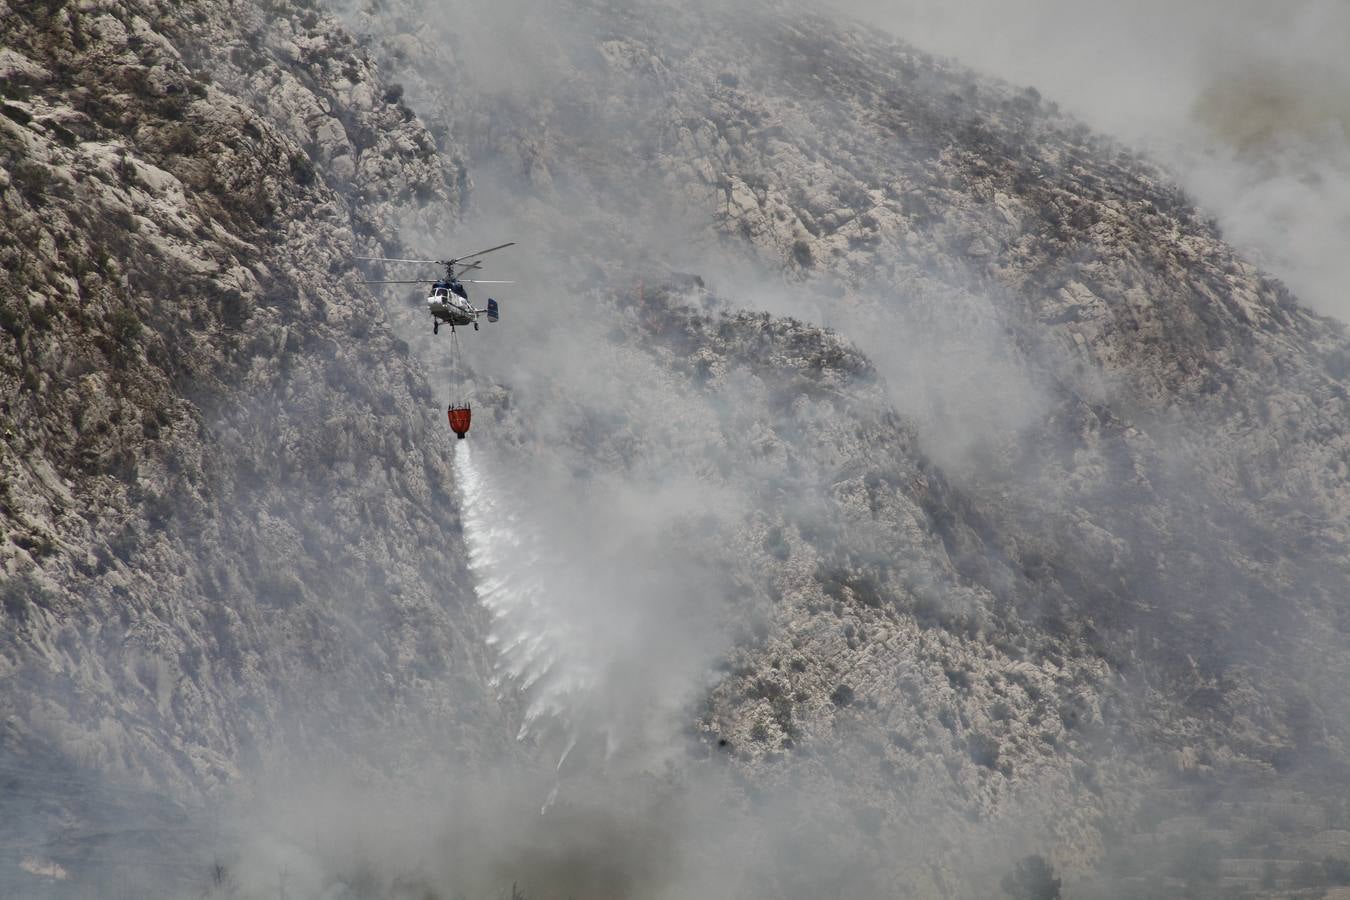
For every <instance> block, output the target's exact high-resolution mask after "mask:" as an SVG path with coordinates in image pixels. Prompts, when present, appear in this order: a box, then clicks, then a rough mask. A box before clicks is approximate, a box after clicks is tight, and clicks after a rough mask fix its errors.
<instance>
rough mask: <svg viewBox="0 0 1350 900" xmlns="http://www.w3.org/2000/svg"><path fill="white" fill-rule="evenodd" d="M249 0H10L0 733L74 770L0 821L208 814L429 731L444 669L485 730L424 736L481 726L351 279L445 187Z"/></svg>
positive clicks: (406, 404)
mask: <svg viewBox="0 0 1350 900" xmlns="http://www.w3.org/2000/svg"><path fill="white" fill-rule="evenodd" d="M250 9H251V8H248V7H241V8H239V9H235V8H233V7H231V6H228V5H225V4H221V5H212V4H198V5H194V6H193V7H192V8H191V9H190V10H189V9H186V8H180V7H179V6H177V5H175V4H166V5H163V6H162V7H153V8H152V6H151V5H150V4H141V3H136V2H128V3H122V2H106V3H101V4H99V5H98V6H97V8H96V9H94V8H89V7H88V5H81V6H76V5H74V4H71V5H68V6H60V7H53V8H52V9H48V8H47V5H45V4H43V5H39V6H36V7H35V6H32V5H26V6H24V7H23V8H14V7H6V8H4V9H3V19H4V22H5V24H4V26H3V31H4V35H5V36H4V44H5V50H4V56H3V61H2V63H3V68H2V71H3V74H2V75H0V78H3V84H2V85H0V92H2V93H3V95H4V104H5V106H4V110H5V115H4V116H3V117H0V155H2V156H3V159H4V165H3V171H4V172H5V176H6V177H5V181H4V182H3V188H2V189H0V190H2V193H0V205H3V210H4V211H3V214H2V215H0V220H3V225H0V259H3V266H4V268H3V272H2V273H0V304H3V309H4V325H3V327H4V331H3V335H2V336H0V360H3V362H2V363H0V385H3V390H4V392H5V397H6V399H5V401H4V406H3V422H4V431H3V444H0V471H2V472H3V498H4V499H3V524H0V567H2V571H3V576H2V577H3V585H0V587H2V588H3V592H4V598H5V602H4V607H3V609H4V612H3V613H2V614H0V615H3V617H4V623H5V624H4V628H3V632H2V634H0V660H3V662H0V669H3V671H4V673H5V688H4V690H3V691H0V720H2V721H3V722H4V729H3V732H0V754H3V759H4V761H5V765H6V771H10V770H11V769H12V767H14V766H22V767H23V768H25V769H27V770H28V771H29V772H30V774H31V776H32V777H34V778H43V779H48V780H50V779H51V778H53V777H54V776H53V774H52V773H61V772H70V771H72V770H73V771H74V772H75V773H77V774H75V775H73V776H71V777H72V778H73V779H75V780H74V781H73V782H72V785H73V793H72V794H71V796H70V798H63V797H62V796H61V795H59V793H58V794H53V795H52V796H51V801H52V803H53V804H54V805H53V806H52V807H51V809H52V810H55V811H56V815H55V818H54V819H51V820H48V819H44V818H43V816H44V815H45V814H44V813H41V812H37V811H33V810H29V812H30V813H31V816H32V817H31V818H29V817H27V816H25V815H18V816H9V815H7V816H5V818H6V824H5V825H4V826H0V828H3V829H9V830H7V831H6V832H5V833H6V835H7V837H8V836H12V835H13V834H20V835H28V834H29V832H28V831H26V830H25V829H32V830H34V833H38V832H44V831H45V830H46V829H48V828H49V827H51V826H52V823H53V821H55V822H59V821H61V815H62V814H61V812H60V811H61V810H62V808H63V807H62V806H61V804H62V803H63V802H65V801H66V800H70V801H71V802H76V803H78V802H79V801H78V791H79V790H80V789H81V788H80V787H79V786H80V785H81V784H84V785H85V787H84V788H83V790H89V791H95V792H97V791H100V790H102V788H101V787H90V786H89V783H90V782H89V781H82V780H81V779H90V780H92V782H94V783H97V782H99V780H100V779H101V778H103V777H106V778H107V779H109V783H111V784H122V785H128V784H134V785H138V786H140V788H141V789H142V790H145V789H154V791H155V792H156V793H158V792H161V791H163V792H166V794H165V796H169V797H176V798H178V799H180V800H192V799H193V798H196V799H197V800H198V801H199V800H200V798H201V797H203V796H205V795H212V794H219V793H221V792H222V791H228V790H233V787H232V786H234V785H237V784H241V783H244V784H246V783H247V779H248V777H249V776H250V773H254V772H257V771H258V770H259V769H260V768H263V767H267V766H281V767H285V766H287V765H291V764H293V763H294V762H295V761H296V760H297V759H299V758H310V757H312V756H313V755H314V754H320V755H322V754H323V753H325V752H331V753H334V754H337V756H336V757H334V758H335V759H337V758H341V756H342V754H349V753H350V750H351V748H352V747H354V746H356V745H357V744H360V743H362V742H369V743H378V741H379V740H380V738H379V736H380V735H381V734H382V733H385V734H394V733H398V732H400V728H401V726H399V725H398V724H397V723H398V722H400V721H403V722H409V721H416V720H420V719H424V718H430V719H433V720H435V721H436V722H439V723H441V725H444V724H446V723H448V722H449V721H452V719H451V718H450V717H441V716H427V715H426V711H427V710H429V709H434V710H436V711H438V713H439V712H443V711H444V709H445V706H446V704H447V689H446V687H445V686H446V685H447V684H448V683H449V681H447V680H444V679H449V680H450V681H453V680H456V679H463V680H464V683H465V684H474V685H477V686H478V687H477V689H476V690H469V691H468V692H467V693H466V694H465V695H464V698H462V702H461V700H456V701H454V702H455V703H456V704H460V710H459V712H458V713H457V715H458V717H459V720H460V721H461V722H464V721H469V720H471V719H474V720H477V721H478V723H479V724H478V725H474V726H470V727H468V728H467V729H466V730H465V731H463V732H461V733H459V734H457V735H450V736H449V737H447V736H446V732H445V731H444V728H442V727H440V726H437V725H433V726H432V727H431V728H430V729H422V728H421V727H420V726H419V727H418V728H417V729H416V730H417V731H418V733H419V734H422V735H423V736H424V737H426V738H427V739H428V740H429V741H432V742H433V743H436V744H438V745H439V746H440V747H441V748H442V750H441V751H439V752H443V753H444V754H446V755H448V756H459V757H464V758H467V757H470V756H472V755H473V754H474V753H476V752H477V751H476V750H475V742H476V741H477V740H478V737H482V738H483V744H482V745H481V746H489V745H491V744H492V743H493V741H494V740H495V735H497V734H498V733H501V734H504V733H505V726H502V728H501V729H500V731H499V730H498V729H497V728H496V727H495V726H494V725H493V724H492V722H493V721H494V717H495V716H496V715H497V714H496V712H495V711H494V704H493V701H492V699H491V695H490V694H489V692H488V690H487V688H486V687H485V686H484V685H485V679H486V675H487V669H486V662H485V660H486V657H485V654H484V651H483V648H482V643H481V640H480V639H479V638H478V636H477V635H476V628H477V627H478V620H477V618H476V614H475V612H474V610H472V609H471V608H462V609H459V611H457V612H455V611H453V610H455V609H456V607H457V601H456V600H455V599H454V598H456V597H457V596H461V593H460V592H462V590H463V587H462V586H463V584H464V579H465V578H466V575H465V573H464V569H463V567H462V562H460V561H458V557H459V555H461V554H458V553H456V543H455V542H456V540H457V538H456V537H455V536H454V535H455V529H456V527H457V516H456V511H455V510H454V508H453V506H452V505H451V503H450V500H449V497H450V494H451V486H450V478H451V475H450V470H449V467H448V466H447V464H446V462H445V460H444V459H443V458H442V456H441V453H440V450H439V448H440V447H441V445H440V443H439V441H440V438H441V437H442V436H443V435H442V434H441V433H440V430H439V429H438V428H436V426H437V425H438V424H439V419H438V418H437V417H436V416H435V415H434V413H435V412H436V406H437V404H436V402H435V401H433V400H432V398H431V396H430V392H429V390H428V388H427V387H426V385H425V382H424V381H422V379H421V378H420V376H419V374H418V373H417V370H416V368H415V367H414V366H413V365H412V363H411V361H410V360H409V359H408V357H407V350H406V347H405V346H403V345H401V343H400V342H399V341H397V340H396V339H395V338H393V337H392V336H391V335H390V334H389V332H388V329H387V327H385V325H384V324H383V320H384V316H383V312H382V310H381V309H380V308H379V307H377V306H376V305H375V304H373V303H372V302H371V300H370V298H369V296H368V295H366V294H364V293H362V291H361V289H360V287H359V285H355V284H354V283H350V282H353V281H354V278H353V275H352V268H351V264H350V254H352V253H354V252H367V253H369V252H378V251H379V250H380V249H381V247H380V243H379V242H380V241H381V240H388V239H389V237H388V236H389V235H392V234H394V233H395V232H394V231H393V230H392V226H389V227H388V228H386V229H383V230H382V228H381V226H380V225H379V224H378V223H379V222H380V221H384V222H385V223H389V222H392V221H393V220H395V219H397V220H399V221H403V220H406V219H409V218H411V219H412V220H413V221H416V216H417V215H426V216H430V217H432V218H433V219H435V220H437V221H440V220H443V219H447V218H450V219H452V218H453V217H454V216H455V215H456V214H457V212H456V211H457V209H458V206H459V203H460V200H461V198H460V195H459V192H458V188H457V187H455V186H454V185H453V184H448V183H447V182H446V179H445V170H444V169H443V167H442V165H441V163H440V162H439V160H438V158H437V156H436V154H435V152H434V147H433V144H432V141H431V139H430V137H429V136H428V135H427V134H426V132H425V130H424V129H423V128H422V126H421V125H420V123H419V122H418V121H417V119H416V118H415V117H414V116H412V115H411V113H409V112H408V111H407V110H406V109H404V108H403V107H401V106H399V105H398V104H396V103H394V102H391V101H386V100H385V99H383V98H384V97H385V96H386V94H388V93H389V90H388V88H387V86H386V85H385V84H384V82H382V81H381V80H380V79H379V77H378V76H377V75H376V73H375V69H374V66H373V65H372V63H371V62H370V61H369V60H368V59H366V58H365V57H364V56H363V55H361V54H360V53H359V52H358V51H357V50H356V49H355V48H354V46H353V45H352V43H351V40H350V38H344V36H343V35H342V33H341V31H340V29H337V28H336V27H335V26H334V24H333V22H332V21H331V20H327V19H324V18H323V17H320V16H319V15H317V14H316V13H313V12H308V11H304V10H302V9H299V8H291V7H288V6H285V5H283V6H276V7H273V9H272V12H271V13H270V14H269V18H268V19H267V20H266V21H264V20H263V19H262V18H261V17H260V16H259V15H258V14H256V13H252V12H250V11H249V10H250ZM152 23H153V24H152ZM278 23H283V24H284V26H285V27H282V28H278V27H277V26H278ZM264 26H266V29H265V30H263V29H264ZM76 60H78V64H74V65H73V63H74V62H75V61H76ZM53 72H60V73H61V74H60V75H59V76H57V75H54V74H52V73H53ZM337 72H341V73H342V80H341V81H340V82H339V81H338V80H336V78H335V73H337ZM330 158H337V159H345V160H347V161H348V164H349V166H348V170H347V172H348V175H350V176H355V175H356V173H357V168H356V167H357V166H359V167H360V172H361V175H362V178H363V181H362V183H361V184H360V185H359V188H360V190H361V191H362V192H363V193H364V194H365V196H366V197H368V200H366V201H364V202H359V203H358V202H357V201H356V200H354V199H352V198H350V197H349V196H348V195H347V194H345V193H341V192H342V191H345V190H346V189H347V188H348V187H349V185H350V181H344V180H343V176H342V172H341V167H340V166H339V167H335V168H336V169H337V172H336V174H334V172H331V171H329V170H327V169H324V168H321V166H322V165H323V164H324V163H325V162H326V161H327V160H328V159H330ZM396 204H397V205H396ZM404 204H408V205H409V206H412V207H416V209H417V211H416V212H414V213H412V215H411V217H410V213H409V210H408V209H407V208H405V206H404ZM354 224H355V225H356V227H357V228H358V229H360V230H361V232H362V235H363V237H362V238H361V239H360V243H359V244H358V240H357V238H356V236H355V235H354V234H353V226H354ZM355 485H362V486H363V487H361V488H360V489H359V490H357V491H352V490H350V488H349V487H346V486H355ZM367 528H369V531H367V530H366V529H367ZM307 568H310V569H311V571H310V572H308V573H306V571H305V569H307ZM348 714H350V718H347V716H348ZM331 716H340V717H343V718H346V721H347V722H348V727H350V729H352V732H353V734H357V735H361V737H360V738H359V739H358V740H356V741H355V742H353V743H351V744H350V745H349V746H347V747H345V748H344V747H343V746H341V745H340V744H338V743H330V746H329V747H328V748H327V750H325V749H324V747H323V741H322V740H321V741H319V742H317V743H316V742H314V741H312V740H310V737H309V736H310V735H313V734H314V728H315V723H317V722H321V721H323V720H324V719H326V718H328V717H331ZM480 726H481V731H480V730H479V729H480ZM456 727H458V726H456ZM321 730H326V729H321ZM452 730H453V729H452ZM474 733H476V734H477V736H476V737H473V738H471V739H470V738H466V737H465V735H466V734H474ZM433 735H439V737H433ZM342 743H346V742H345V741H344V742H342ZM362 758H363V757H361V755H360V754H359V753H358V754H357V755H356V756H350V755H349V756H348V757H347V760H348V763H349V764H350V765H352V766H354V767H357V768H359V767H360V766H361V765H363V763H361V761H360V760H361V759H362ZM366 758H368V757H366ZM80 773H83V774H80ZM241 779H244V781H243V782H241ZM145 796H147V797H149V796H154V794H146V795H145ZM16 802H19V801H16ZM128 802H129V804H130V805H131V806H134V805H135V803H134V802H132V801H130V800H129V801H128ZM6 804H7V808H13V807H10V806H9V800H8V799H7V800H6ZM67 814H68V815H69V816H70V818H69V821H71V822H76V823H79V822H81V821H84V820H82V819H81V818H80V816H81V814H80V813H78V812H72V811H71V809H67ZM80 827H87V825H86V826H80ZM51 834H52V835H53V839H54V840H55V841H56V843H57V844H59V843H60V838H59V835H60V832H59V831H57V832H52V833H51ZM7 890H8V889H5V890H4V891H0V892H7Z"/></svg>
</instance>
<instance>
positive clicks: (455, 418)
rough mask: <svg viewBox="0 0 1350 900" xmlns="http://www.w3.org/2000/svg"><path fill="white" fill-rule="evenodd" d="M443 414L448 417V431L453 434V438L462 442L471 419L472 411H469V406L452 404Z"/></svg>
mask: <svg viewBox="0 0 1350 900" xmlns="http://www.w3.org/2000/svg"><path fill="white" fill-rule="evenodd" d="M445 412H446V415H447V416H449V417H450V430H451V431H453V432H454V433H455V437H457V438H459V439H460V440H461V441H462V440H464V435H466V434H468V432H469V422H470V420H471V419H472V418H473V411H472V410H470V409H469V404H467V403H461V404H454V403H452V404H450V406H449V408H448V409H446V411H445Z"/></svg>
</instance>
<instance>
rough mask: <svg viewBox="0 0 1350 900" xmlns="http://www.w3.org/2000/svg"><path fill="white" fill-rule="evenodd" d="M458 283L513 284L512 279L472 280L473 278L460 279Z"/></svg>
mask: <svg viewBox="0 0 1350 900" xmlns="http://www.w3.org/2000/svg"><path fill="white" fill-rule="evenodd" d="M460 283H462V284H515V282H514V281H473V280H469V281H464V280H463V279H460Z"/></svg>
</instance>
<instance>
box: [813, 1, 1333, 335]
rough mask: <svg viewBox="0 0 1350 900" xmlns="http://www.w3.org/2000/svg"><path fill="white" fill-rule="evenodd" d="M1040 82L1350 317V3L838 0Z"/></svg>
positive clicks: (916, 38) (963, 55) (924, 43)
mask: <svg viewBox="0 0 1350 900" xmlns="http://www.w3.org/2000/svg"><path fill="white" fill-rule="evenodd" d="M834 5H835V6H837V7H838V8H841V9H843V10H844V11H846V12H848V13H851V14H854V15H858V16H861V17H863V18H865V19H867V20H870V21H872V22H875V23H877V24H880V25H882V26H883V27H885V28H887V29H888V30H890V31H892V32H894V33H895V34H897V35H898V36H900V37H901V38H903V39H904V40H906V41H909V42H911V43H913V44H915V45H917V46H918V47H919V48H920V49H923V50H927V51H930V52H936V53H942V54H949V55H951V56H953V57H955V58H956V59H958V60H959V61H960V62H961V63H963V64H965V65H969V66H972V67H974V68H977V69H981V70H984V71H986V72H989V73H991V74H995V75H999V76H1002V77H1004V78H1007V79H1009V80H1010V81H1013V82H1016V83H1018V84H1025V85H1030V86H1033V87H1035V88H1037V89H1039V90H1040V91H1041V92H1042V93H1043V94H1044V95H1045V97H1046V99H1048V100H1051V101H1055V102H1058V103H1059V104H1060V105H1061V106H1062V107H1064V108H1065V109H1066V110H1067V111H1069V112H1071V113H1072V114H1074V115H1076V116H1078V117H1080V118H1082V119H1083V120H1085V121H1086V122H1087V123H1088V124H1090V125H1092V126H1093V127H1095V128H1097V129H1098V130H1100V131H1103V132H1105V133H1107V134H1110V135H1112V136H1114V137H1117V138H1119V139H1121V140H1123V141H1125V142H1127V143H1130V144H1133V145H1135V146H1137V147H1139V148H1140V149H1143V150H1145V151H1147V152H1149V153H1150V154H1151V155H1152V156H1154V158H1156V159H1157V160H1158V161H1160V162H1162V163H1163V164H1165V165H1167V166H1169V167H1171V168H1172V169H1173V170H1174V172H1175V173H1176V174H1177V176H1178V177H1179V178H1180V180H1181V183H1182V184H1183V185H1184V186H1185V187H1186V188H1187V189H1188V190H1189V191H1190V192H1191V193H1192V194H1193V195H1194V196H1195V198H1196V200H1197V201H1198V202H1199V204H1200V205H1201V207H1202V208H1204V209H1206V210H1207V211H1208V212H1209V213H1210V214H1212V215H1213V216H1214V217H1215V218H1216V219H1217V221H1218V222H1219V224H1220V226H1221V227H1222V228H1223V229H1224V231H1225V233H1226V235H1227V236H1228V238H1229V239H1230V240H1232V241H1234V242H1235V243H1236V244H1237V245H1239V246H1240V247H1241V248H1243V249H1244V250H1245V251H1247V252H1248V253H1249V254H1252V255H1253V256H1254V257H1255V258H1256V260H1257V261H1258V262H1260V263H1261V264H1262V265H1264V266H1266V267H1267V268H1269V269H1270V270H1271V271H1272V272H1273V273H1274V274H1275V275H1277V276H1279V277H1281V278H1282V279H1284V280H1285V281H1286V282H1287V283H1288V284H1289V286H1290V287H1291V288H1292V289H1293V290H1294V293H1295V294H1296V295H1298V296H1299V298H1300V299H1301V300H1302V301H1303V302H1305V303H1307V304H1309V305H1310V306H1312V307H1313V308H1314V309H1316V310H1318V311H1319V312H1322V313H1326V314H1330V315H1335V316H1339V317H1340V318H1342V319H1345V318H1350V291H1347V289H1346V287H1345V285H1346V284H1350V257H1347V255H1346V254H1345V253H1344V252H1342V251H1343V249H1344V248H1345V247H1346V246H1350V54H1347V53H1346V52H1345V50H1346V46H1347V42H1348V41H1350V5H1347V4H1345V3H1343V2H1341V0H1289V2H1285V3H1266V2H1261V0H1186V2H1182V3H1174V2H1167V0H1138V2H1132V3H1115V2H1111V0H1012V2H1001V0H967V2H962V3H959V4H952V3H944V2H941V0H834Z"/></svg>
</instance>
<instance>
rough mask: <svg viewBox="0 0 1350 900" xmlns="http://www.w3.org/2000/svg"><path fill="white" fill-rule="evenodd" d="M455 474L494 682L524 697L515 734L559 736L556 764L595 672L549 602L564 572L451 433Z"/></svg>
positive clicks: (572, 735) (571, 739)
mask: <svg viewBox="0 0 1350 900" xmlns="http://www.w3.org/2000/svg"><path fill="white" fill-rule="evenodd" d="M455 475H456V481H457V482H458V485H459V491H460V501H461V506H462V510H463V517H464V533H465V539H466V542H467V543H468V548H469V569H470V571H471V572H472V573H473V577H474V584H475V592H476V594H477V596H478V601H479V602H480V603H481V604H483V607H484V608H485V609H487V610H488V612H489V613H490V614H491V615H492V627H491V631H490V632H489V636H488V643H489V644H490V645H491V646H492V647H493V648H494V649H495V651H496V678H495V681H496V686H497V688H498V689H499V690H500V691H502V692H503V693H508V692H513V693H515V695H516V696H518V697H520V698H521V699H522V700H523V701H524V703H525V711H524V715H523V717H522V721H521V724H520V731H519V733H518V734H517V736H516V737H517V739H518V740H522V741H523V740H527V739H534V740H536V741H540V742H544V741H545V740H546V739H550V740H551V739H554V738H557V739H559V740H560V743H561V750H560V752H559V758H558V761H557V766H558V767H559V768H561V767H562V764H563V762H564V761H565V760H566V758H567V755H568V753H570V752H571V750H572V748H573V747H574V746H575V745H576V741H577V733H578V728H579V727H580V719H581V717H582V708H583V706H584V704H585V702H586V700H587V699H588V698H589V697H590V696H592V694H593V691H594V688H595V685H596V681H597V679H598V677H599V673H598V672H597V671H596V670H595V669H594V668H593V667H592V666H589V665H588V664H587V663H586V661H585V658H584V657H585V654H577V653H575V652H571V653H569V652H568V650H569V648H577V647H582V646H584V643H583V637H584V636H583V635H581V634H579V633H578V631H579V630H578V629H577V628H576V626H575V625H574V623H573V622H571V621H570V620H569V617H567V616H565V615H563V614H562V612H561V610H560V609H559V608H558V605H557V604H556V603H551V602H550V600H551V599H553V598H551V596H550V590H549V586H550V583H551V582H552V581H553V580H554V579H555V578H558V577H563V576H564V572H565V570H566V560H565V559H561V558H559V557H558V555H557V554H555V553H550V551H549V549H548V547H547V545H546V543H545V541H544V540H543V539H542V536H541V535H539V534H538V533H537V532H536V530H535V529H534V528H533V527H532V526H531V523H530V522H529V521H528V520H527V519H525V518H524V517H522V516H520V515H519V514H518V513H517V512H516V508H515V506H514V504H513V503H512V498H510V497H509V496H507V495H506V494H505V493H504V492H503V491H502V490H501V489H500V488H499V487H498V485H497V484H495V483H494V481H493V478H492V476H491V474H490V473H489V472H486V471H483V470H482V469H480V468H479V466H478V465H477V463H476V461H475V459H474V454H473V450H472V448H471V447H470V445H469V443H468V442H460V441H455Z"/></svg>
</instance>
